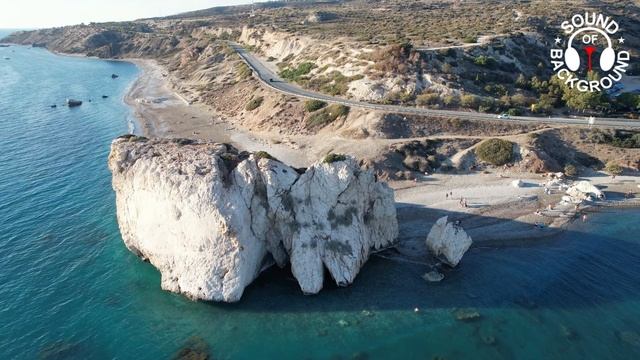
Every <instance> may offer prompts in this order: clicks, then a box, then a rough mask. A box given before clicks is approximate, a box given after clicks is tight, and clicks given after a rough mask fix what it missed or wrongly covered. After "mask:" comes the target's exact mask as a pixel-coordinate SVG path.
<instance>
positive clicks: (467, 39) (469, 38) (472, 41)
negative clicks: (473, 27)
mask: <svg viewBox="0 0 640 360" xmlns="http://www.w3.org/2000/svg"><path fill="white" fill-rule="evenodd" d="M462 41H463V42H465V43H467V44H475V43H477V42H478V37H477V36H471V35H469V36H465V38H464V39H462Z"/></svg>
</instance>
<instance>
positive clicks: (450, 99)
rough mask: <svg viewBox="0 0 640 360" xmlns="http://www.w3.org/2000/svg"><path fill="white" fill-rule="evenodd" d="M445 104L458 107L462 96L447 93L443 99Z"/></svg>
mask: <svg viewBox="0 0 640 360" xmlns="http://www.w3.org/2000/svg"><path fill="white" fill-rule="evenodd" d="M442 102H443V103H444V105H445V106H449V107H456V106H458V105H459V104H460V98H459V97H458V96H455V95H447V96H445V97H444V98H443V99H442Z"/></svg>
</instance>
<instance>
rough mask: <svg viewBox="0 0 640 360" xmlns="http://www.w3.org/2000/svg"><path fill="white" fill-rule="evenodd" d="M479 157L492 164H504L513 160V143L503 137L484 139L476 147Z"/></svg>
mask: <svg viewBox="0 0 640 360" xmlns="http://www.w3.org/2000/svg"><path fill="white" fill-rule="evenodd" d="M476 154H477V155H478V158H479V159H480V160H482V161H484V162H488V163H489V164H492V165H504V164H506V163H508V162H510V161H511V158H512V156H513V143H512V142H510V141H506V140H502V139H489V140H485V141H483V142H482V143H481V144H480V145H479V146H478V148H477V149H476Z"/></svg>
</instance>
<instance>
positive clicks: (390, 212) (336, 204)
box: [109, 136, 398, 302]
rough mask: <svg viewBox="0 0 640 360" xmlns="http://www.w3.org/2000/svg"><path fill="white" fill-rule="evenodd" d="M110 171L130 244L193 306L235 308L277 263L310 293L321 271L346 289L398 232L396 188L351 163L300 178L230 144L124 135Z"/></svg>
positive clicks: (114, 148)
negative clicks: (226, 304) (224, 303)
mask: <svg viewBox="0 0 640 360" xmlns="http://www.w3.org/2000/svg"><path fill="white" fill-rule="evenodd" d="M109 167H110V169H111V171H112V173H113V188H114V190H115V192H116V205H117V215H118V223H119V226H120V231H121V233H122V237H123V240H124V242H125V245H126V246H127V248H129V249H130V250H131V251H132V252H134V253H136V254H137V255H138V256H140V257H142V258H143V259H146V260H148V261H149V262H151V264H153V265H154V266H155V267H156V268H158V270H159V271H160V273H161V274H162V288H163V289H166V290H170V291H174V292H178V293H182V294H185V295H186V296H188V297H190V298H192V299H204V300H216V301H227V302H232V301H237V300H239V299H240V297H241V296H242V293H243V290H244V288H245V287H246V286H247V285H249V284H250V283H251V282H252V281H253V280H254V279H255V278H256V277H257V276H258V274H259V273H260V271H261V270H262V269H264V268H265V267H266V266H268V265H270V264H272V263H273V261H272V259H273V260H275V262H276V263H277V264H278V265H280V266H285V265H286V264H287V262H291V268H292V271H293V274H294V276H295V277H296V279H297V280H298V282H299V284H300V287H301V288H302V290H303V291H304V292H305V293H317V292H318V291H320V290H321V289H322V284H323V281H324V269H325V268H327V269H328V272H329V273H330V274H331V276H332V277H333V279H334V280H335V281H336V283H337V284H338V285H343V286H344V285H348V284H350V283H351V282H353V280H354V278H355V276H356V275H357V274H358V271H359V270H360V268H361V266H362V265H363V264H364V263H365V262H366V260H367V259H368V256H369V253H370V251H371V249H380V248H382V247H386V246H389V245H391V244H392V242H393V241H394V239H395V238H396V237H397V235H398V224H397V220H396V210H395V206H394V199H393V191H392V190H391V189H390V188H389V187H387V185H386V184H384V183H380V182H377V180H376V179H375V177H374V175H373V173H372V172H371V171H368V170H362V169H360V167H359V166H358V165H357V164H356V162H355V161H354V160H353V159H350V158H347V159H346V160H344V161H337V162H333V163H330V164H328V163H317V164H314V165H313V166H312V167H310V168H309V169H308V170H306V172H304V173H303V174H299V173H298V172H297V171H296V170H295V169H293V168H291V167H289V166H287V165H285V164H283V163H281V162H279V161H277V160H273V159H269V158H265V157H264V156H262V157H260V156H258V157H257V156H255V155H250V154H248V153H238V152H237V151H236V150H235V149H233V148H231V147H230V146H226V145H223V144H213V143H192V142H191V141H186V140H147V139H145V138H139V137H134V136H125V137H120V138H118V139H116V140H114V142H113V144H112V146H111V154H110V156H109Z"/></svg>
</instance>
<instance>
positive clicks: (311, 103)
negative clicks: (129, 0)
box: [304, 100, 327, 113]
mask: <svg viewBox="0 0 640 360" xmlns="http://www.w3.org/2000/svg"><path fill="white" fill-rule="evenodd" d="M325 106H327V103H326V102H324V101H321V100H307V101H305V102H304V109H305V110H306V111H307V112H310V113H311V112H314V111H317V110H320V109H322V108H323V107H325Z"/></svg>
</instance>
